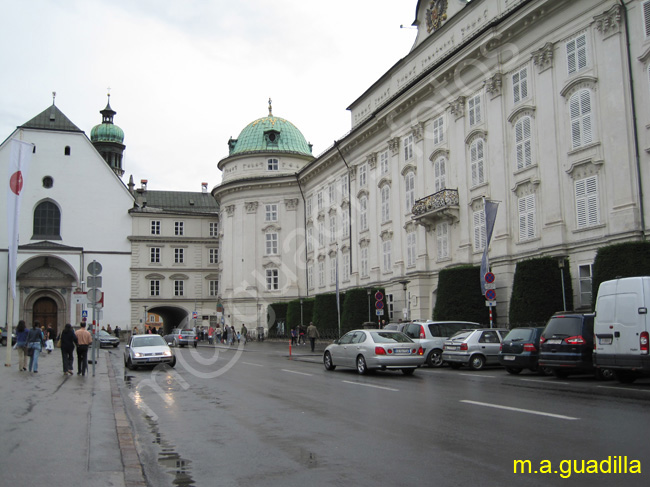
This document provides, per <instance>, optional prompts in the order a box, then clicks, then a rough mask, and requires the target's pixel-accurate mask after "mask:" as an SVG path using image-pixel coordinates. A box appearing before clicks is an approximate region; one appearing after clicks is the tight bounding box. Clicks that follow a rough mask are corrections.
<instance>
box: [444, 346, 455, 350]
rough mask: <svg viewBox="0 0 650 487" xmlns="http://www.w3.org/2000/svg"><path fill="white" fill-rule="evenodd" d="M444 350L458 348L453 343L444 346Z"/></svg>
mask: <svg viewBox="0 0 650 487" xmlns="http://www.w3.org/2000/svg"><path fill="white" fill-rule="evenodd" d="M445 350H458V347H456V346H454V345H448V346H446V347H445Z"/></svg>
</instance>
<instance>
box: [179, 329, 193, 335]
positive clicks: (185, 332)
mask: <svg viewBox="0 0 650 487" xmlns="http://www.w3.org/2000/svg"><path fill="white" fill-rule="evenodd" d="M181 335H194V332H193V331H192V330H181Z"/></svg>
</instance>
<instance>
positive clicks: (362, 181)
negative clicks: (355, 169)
mask: <svg viewBox="0 0 650 487" xmlns="http://www.w3.org/2000/svg"><path fill="white" fill-rule="evenodd" d="M366 184H368V166H367V165H366V164H361V165H360V166H359V187H364V186H365V185H366Z"/></svg>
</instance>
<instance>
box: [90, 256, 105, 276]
mask: <svg viewBox="0 0 650 487" xmlns="http://www.w3.org/2000/svg"><path fill="white" fill-rule="evenodd" d="M101 273H102V265H101V264H100V263H99V262H97V261H96V260H93V261H92V262H91V263H90V264H88V274H90V275H91V276H98V275H100V274H101Z"/></svg>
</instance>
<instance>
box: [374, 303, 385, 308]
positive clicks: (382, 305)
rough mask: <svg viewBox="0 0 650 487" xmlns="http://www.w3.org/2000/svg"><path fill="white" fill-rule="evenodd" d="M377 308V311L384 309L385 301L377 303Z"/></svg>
mask: <svg viewBox="0 0 650 487" xmlns="http://www.w3.org/2000/svg"><path fill="white" fill-rule="evenodd" d="M375 308H377V309H384V302H383V301H377V302H376V303H375Z"/></svg>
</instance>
